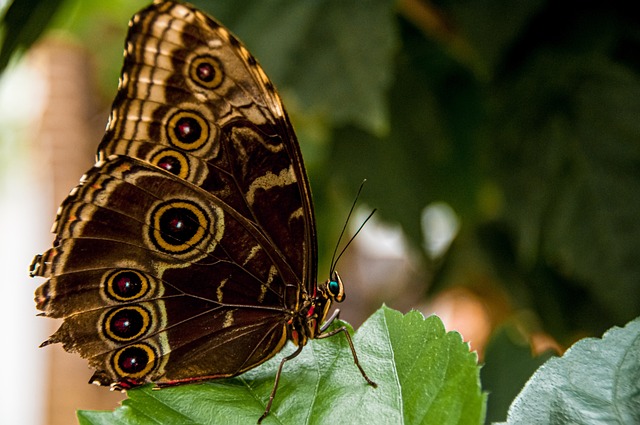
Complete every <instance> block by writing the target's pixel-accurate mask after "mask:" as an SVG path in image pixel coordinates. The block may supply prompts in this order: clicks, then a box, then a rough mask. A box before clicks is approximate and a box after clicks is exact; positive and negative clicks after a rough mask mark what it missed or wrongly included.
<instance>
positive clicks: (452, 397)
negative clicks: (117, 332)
mask: <svg viewBox="0 0 640 425" xmlns="http://www.w3.org/2000/svg"><path fill="white" fill-rule="evenodd" d="M354 343H355V347H356V350H357V352H358V357H359V359H360V362H361V364H362V366H363V368H364V369H365V370H366V371H367V373H368V374H369V376H370V377H371V378H372V379H373V380H375V381H376V382H377V383H378V388H373V387H371V386H369V385H367V384H366V382H365V381H364V379H363V378H362V376H360V373H359V372H358V370H357V369H356V367H355V365H354V364H353V359H352V356H351V352H350V350H349V347H348V345H347V343H346V340H345V338H344V337H341V336H336V337H333V338H330V339H325V340H314V341H311V342H310V343H309V344H308V346H307V347H305V349H304V350H302V353H301V354H300V356H298V357H297V358H295V359H294V360H292V361H290V362H289V363H287V364H286V365H285V368H284V371H283V374H282V379H281V381H280V386H279V387H278V393H277V396H276V399H275V402H274V404H273V409H272V411H271V414H270V415H269V416H268V417H267V419H265V421H264V422H263V423H264V424H270V423H273V424H275V423H280V424H308V423H318V424H324V423H345V424H346V423H348V424H367V425H371V424H398V423H406V424H474V423H475V424H480V423H482V421H483V415H484V403H485V395H484V394H483V393H482V392H481V390H480V386H479V376H478V375H479V367H478V366H477V363H476V362H477V358H476V354H475V353H471V352H469V347H468V345H467V344H466V343H464V342H463V341H462V339H461V337H460V335H459V334H458V333H456V332H446V331H445V329H444V326H443V325H442V322H441V321H440V319H438V318H437V317H435V316H431V317H429V318H427V319H425V318H424V317H423V316H422V315H421V314H420V313H418V312H411V313H409V314H407V315H402V314H401V313H399V312H397V311H394V310H391V309H388V308H386V307H383V308H381V309H380V310H378V311H377V312H376V313H375V314H374V315H373V316H371V318H369V320H368V321H367V322H365V323H364V324H363V325H362V327H361V328H360V329H359V331H358V332H357V334H356V335H355V337H354ZM291 350H292V347H289V346H287V347H286V348H285V349H284V350H283V351H284V352H286V353H290V352H291ZM283 355H284V353H281V354H279V355H278V356H277V357H276V358H274V359H273V360H271V361H269V362H267V363H265V364H264V365H262V366H260V367H258V368H256V369H253V370H251V371H249V372H247V373H245V374H243V375H241V376H239V377H237V378H234V379H226V380H219V381H210V382H207V383H202V384H194V385H185V386H181V387H174V388H167V389H163V390H159V391H155V390H152V389H151V388H150V387H148V386H147V387H143V388H140V389H135V390H130V391H129V392H128V394H129V399H127V400H125V401H124V402H123V406H122V407H120V408H118V409H116V410H115V411H114V412H87V411H82V412H79V418H80V422H81V423H82V424H83V425H90V424H91V425H96V424H140V425H145V424H158V423H162V424H181V425H183V424H219V423H224V424H246V423H253V422H255V421H256V420H257V419H258V417H259V416H260V415H261V414H262V411H263V410H264V407H265V404H266V402H267V400H268V398H269V393H270V391H271V387H272V385H273V380H274V376H275V372H276V369H277V367H278V363H279V361H280V359H281V358H282V356H283Z"/></svg>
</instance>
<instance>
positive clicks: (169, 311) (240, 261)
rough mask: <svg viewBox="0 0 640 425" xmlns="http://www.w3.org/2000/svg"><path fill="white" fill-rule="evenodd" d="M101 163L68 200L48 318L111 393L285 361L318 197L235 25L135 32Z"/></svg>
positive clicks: (145, 27)
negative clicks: (281, 356) (232, 29)
mask: <svg viewBox="0 0 640 425" xmlns="http://www.w3.org/2000/svg"><path fill="white" fill-rule="evenodd" d="M98 155H99V159H100V161H99V162H98V163H97V164H96V166H95V167H94V168H92V169H91V170H90V171H89V172H88V173H87V174H86V175H85V176H84V177H83V180H82V182H81V184H80V186H78V187H77V188H76V189H74V190H73V191H72V193H71V194H70V195H69V197H68V198H67V199H66V200H65V202H64V203H63V204H62V206H61V209H60V212H59V214H58V217H57V219H56V223H55V225H54V231H55V233H56V236H57V237H56V241H55V243H54V247H53V248H52V249H50V250H49V251H47V252H45V253H44V254H43V255H42V256H41V257H37V258H36V260H34V264H33V267H32V274H33V275H38V276H43V277H46V278H48V280H47V281H46V282H45V283H44V284H43V285H42V286H41V287H40V288H39V289H38V291H37V302H38V308H39V309H41V310H42V311H44V313H45V315H47V316H50V317H61V318H63V319H64V322H63V325H62V326H61V328H60V329H59V330H58V331H57V332H56V333H55V334H54V335H53V336H52V337H51V338H50V339H49V341H48V343H52V342H61V343H62V344H63V345H64V347H65V349H67V350H68V351H77V352H78V353H79V354H80V355H82V356H83V357H86V358H88V359H89V362H90V364H91V366H92V367H94V368H96V369H97V372H96V374H95V376H94V378H93V379H94V380H95V381H97V382H99V383H100V384H103V385H108V384H114V383H115V384H118V385H120V386H129V385H135V384H138V383H143V382H160V383H163V382H164V383H170V382H173V381H181V380H190V379H193V378H198V379H204V378H210V377H223V376H232V375H236V374H238V373H241V372H243V371H245V370H247V369H250V368H252V367H254V366H256V365H258V364H260V363H262V362H264V361H265V360H266V359H268V358H270V357H272V356H273V355H274V354H275V353H276V352H278V351H279V350H280V348H281V347H282V346H283V344H284V342H285V341H286V339H287V337H288V335H287V321H288V320H289V319H290V318H291V313H292V312H295V311H298V310H300V309H301V308H302V303H303V301H304V300H305V299H306V298H308V295H307V294H308V292H307V291H308V290H307V288H308V287H311V288H313V287H315V284H316V283H315V273H316V246H315V244H316V239H315V229H314V218H313V212H312V208H311V197H310V193H309V186H308V183H307V180H306V175H305V172H304V166H303V164H302V159H301V155H300V151H299V148H298V144H297V141H296V139H295V135H294V133H293V130H292V128H291V126H290V124H289V120H288V118H287V116H286V113H285V112H284V109H283V106H282V103H281V101H280V98H279V96H278V95H277V94H276V92H275V91H274V89H273V86H272V84H271V82H270V81H269V80H268V78H267V77H266V75H265V74H264V72H263V71H262V69H261V68H260V67H259V65H258V64H257V63H256V61H255V59H254V58H253V57H252V56H251V55H250V54H249V52H248V51H247V50H246V49H245V48H244V46H242V45H241V44H240V42H239V41H238V40H237V39H236V38H234V37H233V36H232V35H231V34H230V33H229V32H228V31H227V30H226V29H225V28H223V27H222V26H220V25H219V24H218V23H216V22H215V21H213V20H212V19H211V18H209V17H207V16H206V15H204V14H202V13H201V12H199V11H197V10H194V9H192V8H190V7H188V6H186V5H182V4H177V3H173V2H163V3H159V4H155V5H152V6H150V7H149V8H147V9H145V10H143V11H141V12H140V13H139V14H137V15H136V16H135V17H134V18H133V19H132V21H131V27H130V30H129V35H128V37H127V42H126V49H125V63H124V67H123V70H122V76H121V80H120V86H119V90H118V95H117V97H116V100H115V101H114V104H113V109H112V112H111V117H110V121H109V125H108V127H107V131H106V134H105V136H104V139H103V140H102V143H101V144H100V147H99V152H98Z"/></svg>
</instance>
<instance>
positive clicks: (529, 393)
mask: <svg viewBox="0 0 640 425" xmlns="http://www.w3.org/2000/svg"><path fill="white" fill-rule="evenodd" d="M506 423H507V424H537V425H544V424H590V425H596V424H637V423H640V318H638V319H636V320H634V321H632V322H630V323H628V324H627V325H626V326H625V327H624V328H618V327H614V328H612V329H611V330H609V331H608V332H607V333H605V334H604V336H603V337H602V339H597V338H586V339H583V340H581V341H579V342H577V343H576V344H575V345H573V346H572V347H571V348H570V349H569V350H567V352H566V353H565V354H564V356H562V357H561V358H553V359H551V360H549V361H547V362H546V363H545V364H544V365H543V366H542V367H541V368H540V369H539V370H538V371H537V372H536V373H535V374H534V375H533V377H532V378H531V379H530V380H529V382H527V385H526V386H525V388H524V389H523V390H522V392H521V393H520V394H519V395H518V397H517V398H516V400H515V401H514V402H513V404H512V405H511V407H510V409H509V414H508V417H507V422H506Z"/></svg>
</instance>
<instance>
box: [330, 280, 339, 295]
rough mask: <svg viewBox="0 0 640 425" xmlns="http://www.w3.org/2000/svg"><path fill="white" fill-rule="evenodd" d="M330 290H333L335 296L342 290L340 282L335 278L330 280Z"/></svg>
mask: <svg viewBox="0 0 640 425" xmlns="http://www.w3.org/2000/svg"><path fill="white" fill-rule="evenodd" d="M329 292H331V294H332V295H334V296H335V295H337V294H338V293H339V292H340V284H339V283H338V282H336V281H335V280H332V281H330V282H329Z"/></svg>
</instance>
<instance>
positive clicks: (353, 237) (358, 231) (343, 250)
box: [331, 209, 378, 275]
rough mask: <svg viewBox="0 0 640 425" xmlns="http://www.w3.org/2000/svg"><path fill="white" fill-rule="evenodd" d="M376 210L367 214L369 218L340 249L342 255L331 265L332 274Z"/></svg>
mask: <svg viewBox="0 0 640 425" xmlns="http://www.w3.org/2000/svg"><path fill="white" fill-rule="evenodd" d="M376 211H378V210H377V209H374V210H373V211H371V213H370V214H369V215H368V216H367V218H366V219H365V220H364V221H363V222H362V224H361V225H360V227H358V230H357V231H356V233H354V235H353V236H352V237H351V239H349V242H347V244H346V245H345V246H344V248H342V251H340V255H338V258H336V262H335V263H334V264H333V266H332V267H331V274H332V275H333V270H334V268H335V265H336V264H338V261H339V260H340V257H342V254H344V252H345V251H346V250H347V248H349V245H351V242H353V240H354V239H355V238H356V236H358V233H360V230H362V228H363V227H364V225H365V224H367V221H369V219H370V218H371V217H372V216H373V215H374V214H375V213H376Z"/></svg>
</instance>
